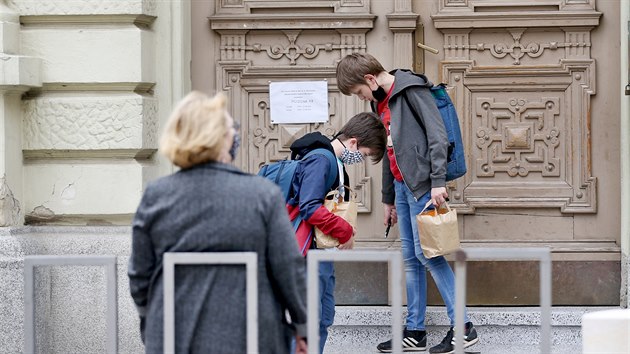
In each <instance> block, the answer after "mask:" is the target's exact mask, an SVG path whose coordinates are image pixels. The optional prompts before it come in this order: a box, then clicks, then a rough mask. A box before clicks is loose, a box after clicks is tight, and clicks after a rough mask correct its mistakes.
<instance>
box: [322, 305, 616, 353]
mask: <svg viewBox="0 0 630 354" xmlns="http://www.w3.org/2000/svg"><path fill="white" fill-rule="evenodd" d="M607 309H610V308H603V307H554V308H553V309H552V319H551V324H552V353H557V354H565V353H566V354H574V353H580V352H581V347H582V339H581V323H582V315H583V314H584V313H587V312H592V311H600V310H607ZM468 311H469V317H470V320H471V321H472V322H473V323H474V324H475V327H476V328H477V333H478V335H479V343H477V344H476V345H474V346H471V347H470V348H469V351H471V352H481V353H484V354H494V353H496V354H505V353H511V354H512V353H514V354H520V353H523V354H525V353H527V354H531V353H540V344H539V343H540V309H539V308H536V307H519V308H515V307H493V308H475V307H471V308H469V310H468ZM405 315H406V309H404V315H403V317H404V316H405ZM425 323H426V326H427V334H428V342H427V346H428V347H430V346H433V345H436V344H438V343H439V342H440V341H441V340H442V338H444V335H445V334H446V332H447V330H448V325H449V321H448V318H447V316H446V310H445V308H444V307H439V306H430V307H428V308H427V314H426V321H425ZM390 336H391V311H390V307H387V306H338V307H337V308H336V314H335V323H334V324H333V326H332V327H331V328H330V332H329V336H328V341H327V343H326V348H325V352H324V353H325V354H341V353H346V354H347V353H353V354H361V353H378V351H377V350H376V345H377V344H378V343H380V342H383V341H385V340H388V339H389V338H390ZM545 354H546V353H545Z"/></svg>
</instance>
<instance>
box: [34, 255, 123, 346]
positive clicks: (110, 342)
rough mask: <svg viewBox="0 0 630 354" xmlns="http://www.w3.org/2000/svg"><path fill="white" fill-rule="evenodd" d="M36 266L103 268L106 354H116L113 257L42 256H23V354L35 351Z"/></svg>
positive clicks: (115, 277) (116, 300) (115, 286)
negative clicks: (104, 275) (105, 299)
mask: <svg viewBox="0 0 630 354" xmlns="http://www.w3.org/2000/svg"><path fill="white" fill-rule="evenodd" d="M35 266H104V267H105V268H106V270H107V276H106V277H107V312H106V323H107V339H106V350H107V353H111V354H115V353H117V352H118V296H117V290H118V274H117V272H116V256H101V255H90V256H84V255H43V256H39V255H37V256H26V257H24V352H25V353H35V352H36V349H37V348H36V338H35V310H36V309H35V289H34V280H35V279H34V267H35Z"/></svg>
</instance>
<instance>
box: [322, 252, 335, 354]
mask: <svg viewBox="0 0 630 354" xmlns="http://www.w3.org/2000/svg"><path fill="white" fill-rule="evenodd" d="M319 300H320V306H319V352H320V353H323V352H324V345H326V338H328V327H330V326H332V324H333V321H334V319H335V267H334V265H333V263H332V262H320V263H319Z"/></svg>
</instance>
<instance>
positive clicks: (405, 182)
mask: <svg viewBox="0 0 630 354" xmlns="http://www.w3.org/2000/svg"><path fill="white" fill-rule="evenodd" d="M390 127H391V123H390ZM391 132H392V131H391V128H390V131H389V133H390V135H391ZM392 150H394V162H396V166H398V171H400V175H401V176H402V179H403V183H404V184H405V186H406V187H407V189H409V191H410V192H411V195H412V196H413V200H415V201H416V202H418V198H416V195H415V194H414V193H413V191H412V190H411V188H409V185H408V184H407V181H406V180H405V175H404V174H403V172H402V170H401V169H400V165H398V159H397V158H396V149H394V138H393V137H392ZM390 170H391V167H390ZM392 175H393V173H392ZM394 180H396V178H394Z"/></svg>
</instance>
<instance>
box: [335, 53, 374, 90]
mask: <svg viewBox="0 0 630 354" xmlns="http://www.w3.org/2000/svg"><path fill="white" fill-rule="evenodd" d="M383 71H385V69H384V68H383V65H381V63H380V62H379V61H378V60H376V58H374V57H373V56H371V55H370V54H367V53H352V54H348V55H346V56H345V57H343V59H341V60H340V61H339V64H337V87H338V88H339V91H341V93H343V94H344V95H346V96H350V94H351V93H350V90H352V88H353V87H354V86H357V85H364V84H366V82H365V78H364V76H365V75H367V74H371V75H374V76H376V75H378V74H380V73H382V72H383Z"/></svg>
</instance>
